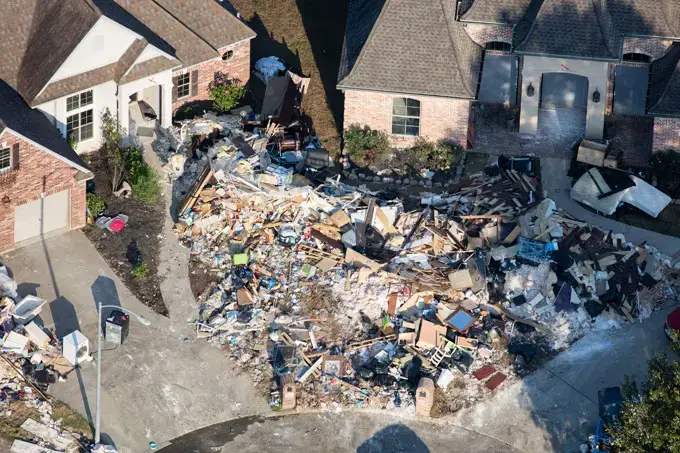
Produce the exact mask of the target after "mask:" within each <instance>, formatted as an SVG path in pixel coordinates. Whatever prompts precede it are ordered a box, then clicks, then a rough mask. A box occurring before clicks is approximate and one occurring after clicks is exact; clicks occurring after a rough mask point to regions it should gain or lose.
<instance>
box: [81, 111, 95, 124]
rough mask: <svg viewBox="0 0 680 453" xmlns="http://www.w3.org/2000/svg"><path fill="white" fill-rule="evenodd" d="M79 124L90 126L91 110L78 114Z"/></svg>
mask: <svg viewBox="0 0 680 453" xmlns="http://www.w3.org/2000/svg"><path fill="white" fill-rule="evenodd" d="M80 124H81V125H83V124H92V110H87V111H85V112H82V113H81V114H80Z"/></svg>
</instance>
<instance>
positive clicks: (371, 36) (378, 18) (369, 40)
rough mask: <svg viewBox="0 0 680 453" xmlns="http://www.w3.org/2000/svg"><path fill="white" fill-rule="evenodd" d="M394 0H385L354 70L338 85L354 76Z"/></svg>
mask: <svg viewBox="0 0 680 453" xmlns="http://www.w3.org/2000/svg"><path fill="white" fill-rule="evenodd" d="M391 2H392V0H385V4H384V5H383V7H382V9H381V10H380V14H378V17H376V19H375V23H374V24H373V28H371V32H370V33H369V34H368V38H366V42H364V44H363V45H362V46H361V51H359V55H358V56H357V59H356V61H355V62H354V65H352V70H351V71H349V74H347V75H346V76H345V77H344V78H343V79H342V80H340V81H339V82H338V87H341V86H342V83H343V82H344V81H345V80H347V79H349V78H350V77H352V74H354V71H355V69H356V68H357V66H359V63H360V62H361V60H362V58H363V57H364V54H365V51H366V48H367V47H368V43H369V42H371V40H372V39H373V37H374V35H375V30H376V29H377V28H378V24H379V23H380V20H381V19H382V18H383V15H384V14H385V11H387V7H388V6H389V5H390V3H391Z"/></svg>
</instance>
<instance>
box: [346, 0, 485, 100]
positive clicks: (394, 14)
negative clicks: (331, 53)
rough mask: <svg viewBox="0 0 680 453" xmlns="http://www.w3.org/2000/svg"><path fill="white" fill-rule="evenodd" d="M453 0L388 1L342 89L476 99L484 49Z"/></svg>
mask: <svg viewBox="0 0 680 453" xmlns="http://www.w3.org/2000/svg"><path fill="white" fill-rule="evenodd" d="M454 7H455V6H454V5H453V2H449V1H446V0H429V1H425V2H414V1H412V0H387V1H386V2H385V5H384V7H383V9H382V11H381V12H380V15H379V16H378V18H377V20H376V22H375V25H374V27H373V29H372V31H371V33H370V34H369V36H368V39H367V40H366V43H365V44H364V46H363V49H362V50H361V52H360V54H359V56H358V57H357V59H356V62H355V64H354V66H353V67H352V69H351V71H350V72H349V74H348V75H347V76H346V77H344V78H343V79H342V80H341V81H340V82H339V84H338V86H339V87H341V88H357V89H366V90H378V91H391V92H399V93H411V94H424V95H438V96H449V97H460V98H467V99H470V98H474V96H475V90H476V82H477V78H478V73H479V67H478V64H479V61H480V58H481V47H479V46H478V45H477V44H475V43H474V42H473V41H472V40H471V39H470V37H469V36H468V35H467V33H465V31H464V30H463V26H464V24H462V23H460V22H457V21H455V18H454V15H455V11H454Z"/></svg>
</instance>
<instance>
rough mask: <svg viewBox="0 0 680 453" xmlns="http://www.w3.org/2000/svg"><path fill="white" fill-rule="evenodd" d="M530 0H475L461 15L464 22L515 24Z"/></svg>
mask: <svg viewBox="0 0 680 453" xmlns="http://www.w3.org/2000/svg"><path fill="white" fill-rule="evenodd" d="M531 1H532V0H475V2H474V3H473V4H472V7H470V9H468V10H467V12H466V13H465V14H464V15H463V16H462V17H461V20H462V21H464V22H481V23H485V24H516V23H517V22H519V21H520V20H521V19H522V17H524V13H525V12H526V11H527V8H528V7H529V4H530V3H531Z"/></svg>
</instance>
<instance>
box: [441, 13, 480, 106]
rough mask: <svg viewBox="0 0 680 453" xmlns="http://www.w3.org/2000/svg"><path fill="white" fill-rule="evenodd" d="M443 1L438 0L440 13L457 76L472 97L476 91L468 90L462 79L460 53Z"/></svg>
mask: <svg viewBox="0 0 680 453" xmlns="http://www.w3.org/2000/svg"><path fill="white" fill-rule="evenodd" d="M443 1H446V0H439V6H440V7H441V9H442V15H443V16H444V23H445V24H446V30H447V33H446V34H447V35H448V37H449V41H451V47H452V49H453V58H454V59H455V60H456V69H458V77H460V79H461V81H463V82H464V83H463V88H465V91H466V92H467V93H468V94H469V95H470V96H471V97H473V98H474V97H475V94H476V93H472V92H471V91H470V87H468V84H467V80H463V74H464V72H463V71H462V68H461V64H460V55H459V52H458V48H457V47H456V43H455V40H454V39H453V35H452V30H451V25H450V24H449V18H448V17H447V15H446V8H445V7H444V4H443V3H442V2H443ZM473 6H474V3H473ZM456 8H458V3H456ZM454 15H455V13H454ZM454 20H455V19H454Z"/></svg>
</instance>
